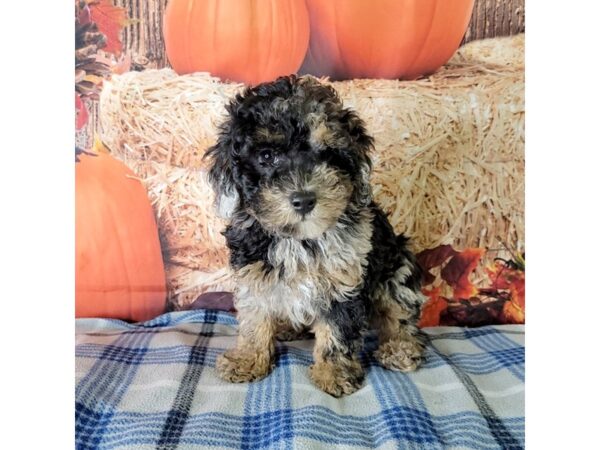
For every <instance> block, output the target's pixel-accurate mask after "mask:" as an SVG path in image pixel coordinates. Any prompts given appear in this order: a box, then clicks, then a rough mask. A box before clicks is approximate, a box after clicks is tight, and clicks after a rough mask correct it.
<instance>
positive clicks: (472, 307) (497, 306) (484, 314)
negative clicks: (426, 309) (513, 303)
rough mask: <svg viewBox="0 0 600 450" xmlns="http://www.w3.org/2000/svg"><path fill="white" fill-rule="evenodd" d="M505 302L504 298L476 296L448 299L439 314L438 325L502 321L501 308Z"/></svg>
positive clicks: (485, 323) (473, 324)
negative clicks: (454, 299)
mask: <svg viewBox="0 0 600 450" xmlns="http://www.w3.org/2000/svg"><path fill="white" fill-rule="evenodd" d="M506 303H507V302H506V301H505V300H504V299H500V300H497V299H481V298H478V297H472V298H471V299H469V300H458V301H450V302H448V307H447V308H446V309H445V310H444V311H442V313H441V314H440V325H448V326H461V327H480V326H483V325H491V324H497V323H502V320H501V316H502V308H503V306H504V305H505V304H506Z"/></svg>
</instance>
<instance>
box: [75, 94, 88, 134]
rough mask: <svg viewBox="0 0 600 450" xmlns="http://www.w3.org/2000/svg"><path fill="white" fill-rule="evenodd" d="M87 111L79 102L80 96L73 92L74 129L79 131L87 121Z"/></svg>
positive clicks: (81, 102) (80, 101)
mask: <svg viewBox="0 0 600 450" xmlns="http://www.w3.org/2000/svg"><path fill="white" fill-rule="evenodd" d="M88 117H89V114H88V110H87V108H86V106H85V103H83V100H81V97H80V95H79V94H78V93H77V92H75V129H77V130H80V129H81V128H83V126H84V125H85V124H86V123H87V121H88Z"/></svg>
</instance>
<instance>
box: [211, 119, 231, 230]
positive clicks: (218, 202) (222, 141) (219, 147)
mask: <svg viewBox="0 0 600 450" xmlns="http://www.w3.org/2000/svg"><path fill="white" fill-rule="evenodd" d="M204 157H205V158H210V160H211V166H210V169H209V171H208V181H209V182H210V184H211V185H212V187H213V189H214V191H215V206H216V210H217V215H218V216H219V217H221V218H224V219H229V218H231V216H232V215H233V213H234V212H235V211H236V210H237V208H238V207H239V204H240V195H239V192H238V188H237V185H236V183H235V180H234V166H233V165H234V157H235V150H234V142H233V139H232V134H231V132H229V131H228V127H227V126H225V127H223V128H222V129H221V134H220V135H219V138H218V140H217V143H216V144H215V145H214V146H212V147H210V148H209V149H208V150H207V151H206V153H205V155H204Z"/></svg>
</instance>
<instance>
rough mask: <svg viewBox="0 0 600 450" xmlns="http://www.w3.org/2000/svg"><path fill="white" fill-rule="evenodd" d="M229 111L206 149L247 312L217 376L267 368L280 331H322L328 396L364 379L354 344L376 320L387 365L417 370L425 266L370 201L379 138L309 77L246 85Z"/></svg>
mask: <svg viewBox="0 0 600 450" xmlns="http://www.w3.org/2000/svg"><path fill="white" fill-rule="evenodd" d="M227 111H228V113H229V115H228V118H227V120H226V121H225V122H224V123H223V125H222V126H221V129H220V134H219V138H218V141H217V143H216V145H215V146H214V147H212V148H211V149H209V151H208V152H207V155H208V157H210V158H211V161H212V165H211V169H210V172H209V179H210V182H211V183H212V185H213V187H214V189H215V191H216V194H217V209H218V211H219V213H220V214H221V215H222V216H223V217H225V218H227V219H228V220H229V224H228V226H227V228H226V230H225V232H224V235H225V237H226V239H227V244H228V246H229V249H230V254H231V257H230V263H231V266H232V268H233V270H234V273H235V276H236V280H237V288H236V289H237V290H236V308H237V310H238V311H239V320H240V334H239V338H238V344H237V347H236V348H235V349H232V350H229V351H227V352H226V353H225V354H224V355H221V357H220V358H219V361H218V364H217V368H218V370H219V373H220V375H221V376H222V377H223V378H225V379H227V380H229V381H234V382H239V381H251V380H256V379H260V378H262V377H264V376H266V375H267V374H268V372H269V371H270V370H271V368H272V358H273V348H274V347H273V342H274V339H275V337H276V335H277V333H278V330H279V331H280V332H282V331H285V333H287V334H289V333H290V331H291V332H293V333H300V332H301V331H302V330H303V329H305V328H309V329H311V330H312V331H313V332H314V333H315V339H316V344H315V354H314V357H315V365H314V366H313V367H312V368H311V371H310V374H311V379H312V380H313V382H314V383H315V384H316V385H317V386H319V387H320V388H321V389H323V390H324V391H325V392H328V393H329V394H331V395H334V396H340V395H344V394H350V393H352V392H354V391H355V390H357V389H359V388H360V386H361V384H362V382H363V379H364V374H363V369H362V367H360V364H359V363H358V359H357V353H358V351H359V350H360V349H361V348H362V335H363V333H364V332H365V331H366V330H367V329H368V328H369V327H370V326H374V327H376V328H377V329H378V330H379V349H378V350H377V352H376V353H375V356H376V357H377V359H378V360H379V361H380V363H381V364H382V365H383V366H384V367H387V368H389V369H392V370H403V371H407V370H414V369H415V368H417V366H418V365H419V363H420V361H421V353H422V350H423V344H422V342H421V340H420V338H419V331H418V329H417V327H416V323H417V321H418V319H419V316H420V312H421V306H422V303H423V300H424V297H423V296H422V294H421V293H420V285H421V271H420V269H419V267H418V264H417V262H416V260H415V258H414V256H413V255H412V254H411V253H410V251H409V250H408V248H407V239H406V238H405V237H404V236H402V235H400V236H396V235H395V234H394V231H393V229H392V227H391V225H390V224H389V221H388V220H387V217H386V216H385V214H384V213H383V212H382V211H381V209H380V208H379V207H378V206H377V205H376V204H375V202H373V200H372V192H371V186H370V184H369V176H370V170H371V161H370V159H369V151H370V149H371V147H372V143H373V139H372V138H371V137H370V136H369V135H368V134H367V132H366V130H365V126H364V123H363V122H362V120H361V119H360V118H359V117H358V116H357V115H356V113H355V112H354V111H352V110H350V109H348V108H344V107H343V105H342V103H341V101H340V100H339V98H338V96H337V94H336V93H335V91H334V90H333V89H332V88H330V87H328V86H325V85H322V84H320V83H319V82H318V81H317V80H315V79H314V78H312V77H302V78H297V77H295V76H290V77H282V78H280V79H278V80H277V81H275V82H272V83H265V84H261V85H258V86H256V87H253V88H248V89H246V90H245V91H244V92H243V93H241V94H238V95H237V96H236V97H235V98H234V99H233V100H232V101H231V103H230V104H229V105H228V107H227ZM297 192H311V193H314V194H315V199H316V203H315V205H314V208H312V209H311V210H310V211H308V212H302V213H301V212H298V210H297V209H295V208H294V207H293V205H292V203H291V196H292V194H294V193H297ZM282 324H285V327H284V329H281V330H280V327H281V326H282ZM257 330H260V332H258V331H257Z"/></svg>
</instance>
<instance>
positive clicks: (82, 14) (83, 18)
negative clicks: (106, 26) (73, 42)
mask: <svg viewBox="0 0 600 450" xmlns="http://www.w3.org/2000/svg"><path fill="white" fill-rule="evenodd" d="M77 21H78V22H79V24H80V25H85V24H87V23H90V22H91V21H92V16H91V14H90V8H89V6H88V5H83V6H82V7H81V8H80V9H79V14H78V15H77Z"/></svg>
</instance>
